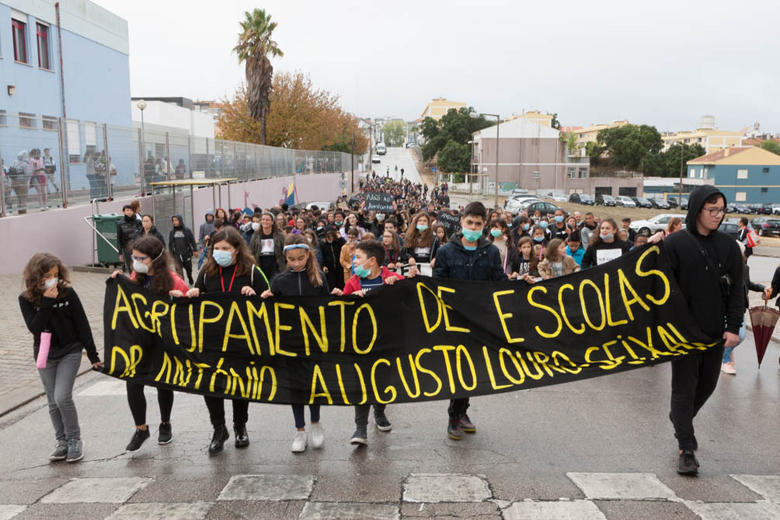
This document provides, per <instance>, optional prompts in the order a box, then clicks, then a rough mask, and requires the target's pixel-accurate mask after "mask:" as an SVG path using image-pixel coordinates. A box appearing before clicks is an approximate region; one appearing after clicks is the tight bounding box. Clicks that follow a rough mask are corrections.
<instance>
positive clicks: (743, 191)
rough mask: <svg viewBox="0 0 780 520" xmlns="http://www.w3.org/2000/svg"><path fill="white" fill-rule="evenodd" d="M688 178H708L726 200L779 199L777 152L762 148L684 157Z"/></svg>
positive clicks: (761, 201)
mask: <svg viewBox="0 0 780 520" xmlns="http://www.w3.org/2000/svg"><path fill="white" fill-rule="evenodd" d="M688 178H691V179H708V180H710V181H712V182H713V183H714V184H715V186H716V187H717V188H718V189H719V190H720V191H722V192H723V194H724V195H726V199H727V200H728V201H729V202H743V203H746V204H772V203H780V155H776V154H774V153H772V152H769V151H767V150H764V149H762V148H757V147H738V148H731V149H728V150H719V151H717V152H713V153H710V154H707V155H704V156H702V157H699V158H697V159H694V160H692V161H688Z"/></svg>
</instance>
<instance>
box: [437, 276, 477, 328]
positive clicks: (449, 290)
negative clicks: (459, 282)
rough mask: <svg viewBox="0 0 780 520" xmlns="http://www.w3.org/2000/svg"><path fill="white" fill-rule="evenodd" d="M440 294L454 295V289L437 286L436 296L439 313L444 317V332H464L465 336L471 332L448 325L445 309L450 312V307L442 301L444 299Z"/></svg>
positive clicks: (448, 320) (448, 319)
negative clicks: (439, 303)
mask: <svg viewBox="0 0 780 520" xmlns="http://www.w3.org/2000/svg"><path fill="white" fill-rule="evenodd" d="M442 292H447V293H451V294H455V289H450V288H449V287H442V286H439V290H438V295H439V302H441V313H442V314H443V315H444V330H447V331H449V332H465V333H466V334H468V333H469V332H471V329H467V328H465V327H456V326H455V325H452V324H451V323H450V315H449V313H448V312H447V309H449V310H452V306H451V305H447V303H446V302H445V301H444V297H443V296H442V295H441V293H442Z"/></svg>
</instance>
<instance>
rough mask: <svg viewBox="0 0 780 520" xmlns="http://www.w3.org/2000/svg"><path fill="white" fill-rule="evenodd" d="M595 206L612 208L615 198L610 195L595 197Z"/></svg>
mask: <svg viewBox="0 0 780 520" xmlns="http://www.w3.org/2000/svg"><path fill="white" fill-rule="evenodd" d="M596 205H597V206H614V205H615V198H614V197H613V196H612V195H596Z"/></svg>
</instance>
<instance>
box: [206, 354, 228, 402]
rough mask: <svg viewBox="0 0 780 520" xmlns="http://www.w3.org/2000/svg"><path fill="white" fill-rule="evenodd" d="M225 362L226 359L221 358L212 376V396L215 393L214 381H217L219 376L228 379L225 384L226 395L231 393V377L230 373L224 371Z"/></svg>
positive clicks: (210, 385)
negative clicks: (223, 364)
mask: <svg viewBox="0 0 780 520" xmlns="http://www.w3.org/2000/svg"><path fill="white" fill-rule="evenodd" d="M224 362H225V359H224V358H219V361H217V366H216V367H215V368H214V372H213V373H212V374H211V382H210V383H209V392H211V393H212V394H213V393H214V381H215V380H216V379H217V376H218V375H220V374H222V375H223V376H225V378H226V379H227V381H226V383H225V394H228V393H230V376H229V375H228V373H227V372H226V371H225V370H223V369H222V363H224Z"/></svg>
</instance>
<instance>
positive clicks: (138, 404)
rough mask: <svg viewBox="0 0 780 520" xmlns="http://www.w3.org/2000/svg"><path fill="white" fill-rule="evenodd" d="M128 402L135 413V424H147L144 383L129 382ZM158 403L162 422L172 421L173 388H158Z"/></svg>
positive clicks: (131, 410)
mask: <svg viewBox="0 0 780 520" xmlns="http://www.w3.org/2000/svg"><path fill="white" fill-rule="evenodd" d="M127 403H128V404H129V405H130V412H131V413H132V414H133V421H135V425H136V426H143V425H144V424H146V397H145V396H144V385H141V384H138V383H133V382H130V381H128V382H127ZM157 404H158V405H160V422H164V423H169V422H171V409H172V408H173V390H166V389H165V388H158V389H157Z"/></svg>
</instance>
